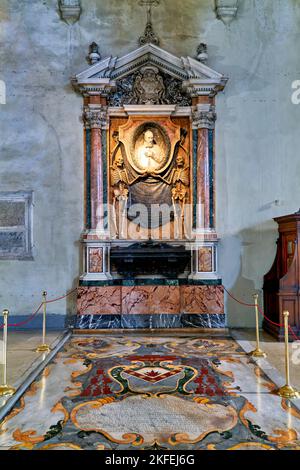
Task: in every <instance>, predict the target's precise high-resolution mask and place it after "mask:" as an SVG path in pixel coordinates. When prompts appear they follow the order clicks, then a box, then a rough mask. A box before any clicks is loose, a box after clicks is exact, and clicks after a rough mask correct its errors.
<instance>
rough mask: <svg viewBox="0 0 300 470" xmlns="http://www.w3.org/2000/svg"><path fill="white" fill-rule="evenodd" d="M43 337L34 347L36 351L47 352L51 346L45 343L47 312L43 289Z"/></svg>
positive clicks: (45, 296) (45, 293)
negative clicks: (40, 342)
mask: <svg viewBox="0 0 300 470" xmlns="http://www.w3.org/2000/svg"><path fill="white" fill-rule="evenodd" d="M42 296H43V339H42V344H40V345H39V346H38V347H37V348H36V350H35V351H36V352H49V351H51V348H50V346H49V344H46V314H47V292H46V291H44V292H43V294H42Z"/></svg>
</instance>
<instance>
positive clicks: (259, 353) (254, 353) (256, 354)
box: [249, 349, 267, 358]
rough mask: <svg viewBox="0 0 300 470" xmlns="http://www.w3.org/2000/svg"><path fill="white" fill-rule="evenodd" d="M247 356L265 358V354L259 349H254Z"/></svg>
mask: <svg viewBox="0 0 300 470" xmlns="http://www.w3.org/2000/svg"><path fill="white" fill-rule="evenodd" d="M249 355H250V356H251V357H261V358H263V357H267V354H266V353H265V352H264V351H262V350H261V349H254V351H251V352H250V353H249Z"/></svg>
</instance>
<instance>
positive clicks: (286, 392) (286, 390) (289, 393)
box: [275, 310, 300, 399]
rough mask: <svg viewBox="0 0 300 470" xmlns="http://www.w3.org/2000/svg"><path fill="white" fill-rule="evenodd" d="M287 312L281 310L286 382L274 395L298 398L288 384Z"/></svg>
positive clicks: (299, 394) (296, 393)
mask: <svg viewBox="0 0 300 470" xmlns="http://www.w3.org/2000/svg"><path fill="white" fill-rule="evenodd" d="M289 315H290V314H289V312H288V311H287V310H286V311H284V312H283V317H284V340H285V379H286V384H285V385H284V386H283V387H280V388H279V389H278V390H276V392H275V393H276V395H279V396H280V397H282V398H290V399H291V398H300V393H299V392H298V391H297V390H295V389H294V387H292V386H291V384H290V357H289Z"/></svg>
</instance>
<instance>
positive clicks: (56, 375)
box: [0, 335, 300, 450]
mask: <svg viewBox="0 0 300 470" xmlns="http://www.w3.org/2000/svg"><path fill="white" fill-rule="evenodd" d="M275 388H276V387H275V384H274V383H272V382H271V381H270V380H269V379H268V377H267V376H266V375H265V374H264V373H263V371H262V370H261V369H260V368H259V366H258V365H257V364H256V363H255V362H254V361H253V360H252V359H251V358H249V356H248V355H247V354H246V353H245V352H244V351H243V350H242V349H241V348H240V346H239V345H238V343H236V342H235V341H234V340H232V339H230V338H208V339H203V338H202V337H191V336H180V337H176V336H175V337H166V336H153V337H152V336H146V335H145V336H125V337H124V336H107V335H103V336H74V337H72V338H71V340H70V341H69V342H68V343H67V344H66V345H65V347H64V349H63V350H62V351H61V352H60V353H58V355H57V356H56V357H55V359H54V360H53V361H52V362H51V363H50V364H49V365H48V366H47V367H46V369H44V371H43V373H42V374H41V375H40V376H39V377H38V378H37V380H36V381H35V382H33V383H32V385H31V387H30V388H29V389H28V390H27V392H26V393H25V394H24V395H23V397H22V398H21V399H20V401H19V403H18V404H17V406H16V407H15V408H14V409H13V410H12V411H11V413H10V414H9V415H8V416H7V417H6V418H5V419H4V420H3V421H2V423H1V424H0V449H14V450H49V449H53V450H63V449H69V450H104V449H105V450H106V449H107V450H109V449H113V450H117V449H130V450H133V449H135V450H143V449H172V450H197V449H199V450H200V449H202V450H225V449H226V450H252V449H253V450H278V449H292V450H300V412H299V411H298V409H297V408H296V407H295V406H294V405H293V404H292V403H291V402H289V401H286V400H284V399H281V398H279V397H278V396H276V395H274V394H272V392H273V391H274V389H275Z"/></svg>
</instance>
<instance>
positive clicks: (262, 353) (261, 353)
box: [250, 294, 267, 358]
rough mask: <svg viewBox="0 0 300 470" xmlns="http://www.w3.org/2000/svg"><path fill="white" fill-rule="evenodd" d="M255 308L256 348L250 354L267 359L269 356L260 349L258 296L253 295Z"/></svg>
mask: <svg viewBox="0 0 300 470" xmlns="http://www.w3.org/2000/svg"><path fill="white" fill-rule="evenodd" d="M253 298H254V306H255V322H256V348H255V349H254V351H251V352H250V356H252V357H257V358H263V357H267V354H266V353H265V352H264V351H262V349H260V340H259V318H258V294H253Z"/></svg>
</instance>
